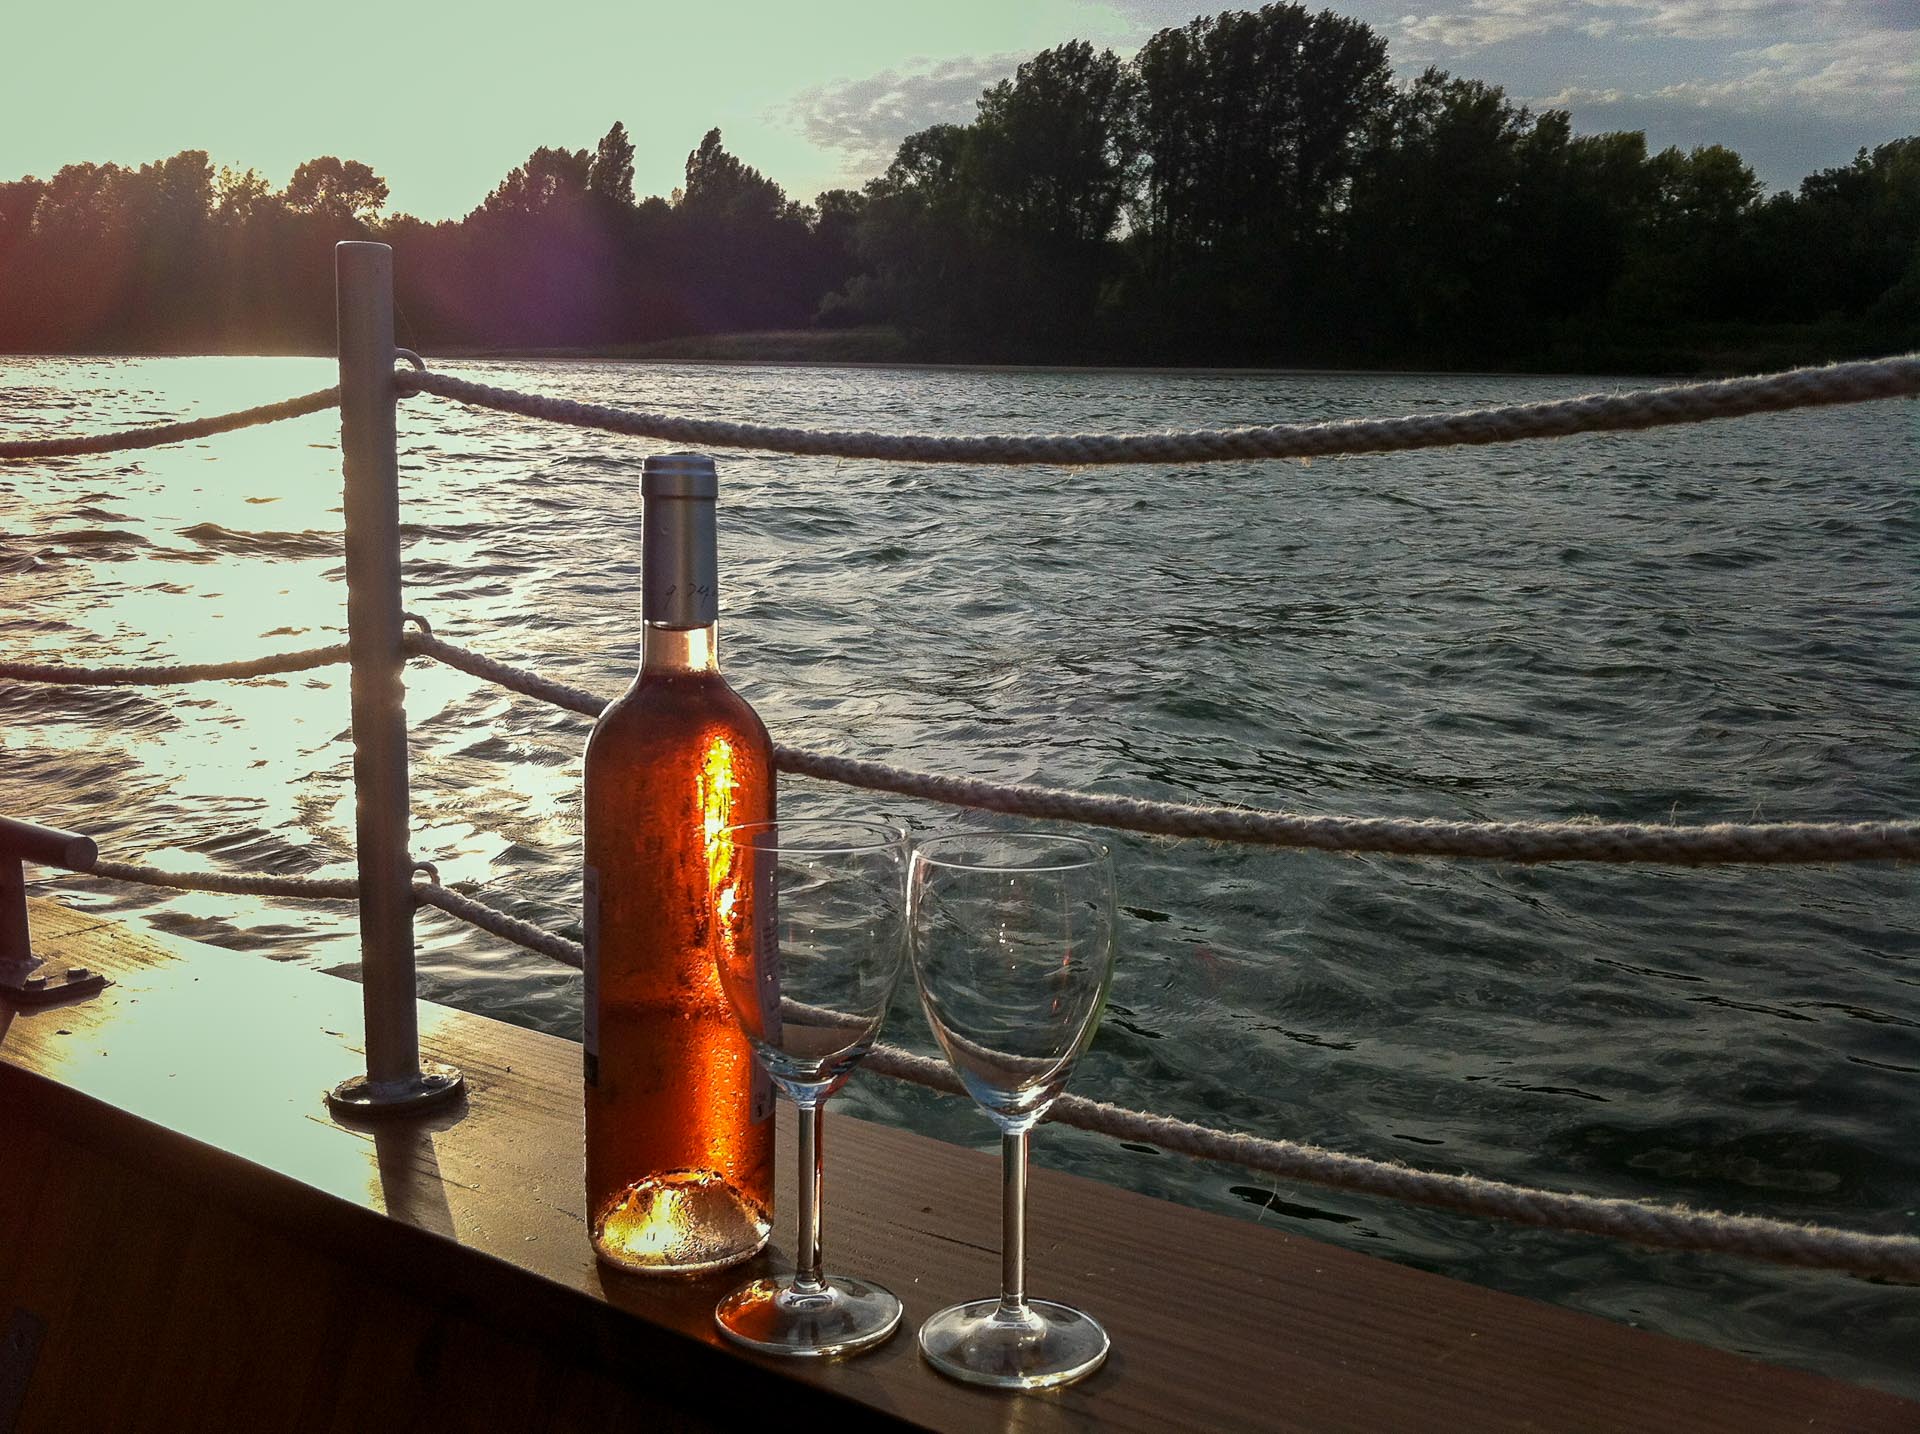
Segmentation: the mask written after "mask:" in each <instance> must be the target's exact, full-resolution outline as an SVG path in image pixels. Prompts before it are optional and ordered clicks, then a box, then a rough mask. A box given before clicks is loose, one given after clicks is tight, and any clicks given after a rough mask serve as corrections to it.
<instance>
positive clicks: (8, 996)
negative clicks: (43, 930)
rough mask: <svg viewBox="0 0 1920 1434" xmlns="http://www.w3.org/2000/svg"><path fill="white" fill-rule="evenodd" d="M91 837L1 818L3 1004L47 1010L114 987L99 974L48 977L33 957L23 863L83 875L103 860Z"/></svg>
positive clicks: (83, 971) (80, 971) (74, 970)
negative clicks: (28, 927)
mask: <svg viewBox="0 0 1920 1434" xmlns="http://www.w3.org/2000/svg"><path fill="white" fill-rule="evenodd" d="M99 854H100V853H99V851H98V850H97V849H96V848H95V847H94V844H93V838H92V837H84V836H81V835H80V834H79V833H78V832H67V831H61V830H60V829H59V828H58V827H43V826H38V825H36V824H35V823H33V822H23V821H16V820H14V819H13V818H12V817H0V1000H3V1001H8V1002H11V1003H12V1004H13V1005H16V1006H44V1005H48V1004H50V1003H52V1002H54V1001H64V1000H68V999H69V998H71V997H74V996H88V995H91V994H93V993H94V992H95V991H98V990H100V989H101V988H102V987H104V986H110V985H112V984H113V983H112V982H110V981H109V980H107V978H106V977H105V976H102V975H101V974H100V973H99V972H98V971H90V970H88V969H87V968H86V967H85V966H70V967H68V968H67V969H66V970H65V971H63V972H55V973H54V974H52V975H48V974H47V973H45V972H43V971H38V970H36V969H35V968H37V967H39V966H42V965H44V964H45V963H44V962H43V961H42V960H41V959H40V958H39V957H38V956H35V955H34V954H33V936H32V933H31V932H30V931H29V930H28V929H27V884H26V877H25V874H24V873H23V872H22V871H21V870H20V863H21V862H23V861H41V862H45V863H47V864H48V865H49V866H59V867H64V868H66V869H67V870H68V871H85V870H87V869H88V868H89V867H91V866H92V865H93V863H94V861H95V860H96V859H97V858H98V857H99Z"/></svg>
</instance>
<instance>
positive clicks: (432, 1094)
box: [327, 1061, 467, 1120]
mask: <svg viewBox="0 0 1920 1434" xmlns="http://www.w3.org/2000/svg"><path fill="white" fill-rule="evenodd" d="M466 1089H467V1078H466V1077H465V1076H463V1075H461V1074H460V1072H459V1071H457V1070H455V1069H454V1068H453V1067H452V1066H443V1065H441V1064H439V1063H438V1062H437V1061H422V1062H420V1074H419V1075H417V1076H415V1077H414V1078H413V1079H411V1080H397V1081H376V1080H373V1079H372V1078H370V1077H368V1076H363V1075H360V1076H354V1077H353V1078H352V1079H351V1080H343V1081H341V1082H340V1084H339V1085H337V1086H335V1087H334V1088H333V1089H332V1090H330V1091H328V1092H327V1107H328V1109H330V1110H332V1112H333V1113H334V1114H335V1115H348V1116H353V1117H354V1118H355V1119H358V1120H378V1119H380V1118H381V1117H383V1116H388V1115H412V1114H414V1113H416V1112H418V1111H422V1110H426V1109H428V1108H430V1107H432V1106H436V1105H444V1104H446V1103H447V1102H449V1101H452V1100H456V1099H458V1098H459V1097H460V1096H462V1095H464V1094H465V1093H466Z"/></svg>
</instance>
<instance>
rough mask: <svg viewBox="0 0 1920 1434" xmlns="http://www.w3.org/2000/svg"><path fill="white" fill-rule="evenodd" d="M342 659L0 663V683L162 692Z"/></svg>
mask: <svg viewBox="0 0 1920 1434" xmlns="http://www.w3.org/2000/svg"><path fill="white" fill-rule="evenodd" d="M346 660H347V645H346V643H344V642H336V643H333V644H332V645H330V646H327V647H308V648H302V649H301V650H299V651H297V652H276V653H273V654H270V655H269V656H266V657H251V658H246V659H244V660H242V661H239V662H174V663H151V664H148V665H146V666H140V667H85V666H81V665H78V664H74V663H45V662H0V680H8V681H13V682H46V683H51V684H53V685H56V686H63V687H164V686H168V685H170V684H172V683H175V682H216V681H220V682H239V681H243V680H245V679H246V678H249V677H273V676H278V675H280V674H282V673H287V672H305V671H307V670H309V669H310V668H315V667H330V666H332V665H333V664H335V663H339V662H345V661H346Z"/></svg>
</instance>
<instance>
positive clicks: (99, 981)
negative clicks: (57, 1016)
mask: <svg viewBox="0 0 1920 1434" xmlns="http://www.w3.org/2000/svg"><path fill="white" fill-rule="evenodd" d="M112 984H113V982H111V981H109V980H108V979H107V978H106V977H105V976H103V975H101V974H100V973H99V972H98V971H90V970H88V969H87V968H86V967H85V966H69V967H68V968H67V969H66V970H65V971H62V972H60V973H59V974H57V975H53V976H49V975H46V974H44V973H42V972H35V973H34V974H33V975H31V976H26V977H22V978H21V979H19V980H15V981H0V1000H5V1001H11V1002H12V1003H13V1004H14V1005H16V1006H50V1005H52V1004H53V1003H54V1002H55V1001H70V1000H73V999H74V998H75V997H77V996H91V995H92V994H93V993H94V992H95V991H101V990H105V989H106V988H107V987H108V986H111V985H112Z"/></svg>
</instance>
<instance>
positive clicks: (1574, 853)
mask: <svg viewBox="0 0 1920 1434" xmlns="http://www.w3.org/2000/svg"><path fill="white" fill-rule="evenodd" d="M407 616H408V620H409V621H411V622H412V623H414V624H415V625H416V628H417V630H416V631H412V632H408V633H407V634H406V635H405V637H404V638H403V645H404V646H405V648H406V650H407V652H408V653H410V654H412V655H414V656H419V657H428V658H432V659H434V660H435V661H438V662H442V663H445V664H446V665H447V666H450V667H453V668H455V669H457V670H458V671H461V672H465V673H467V674H468V675H469V676H473V677H478V678H480V679H482V680H483V681H487V682H492V683H495V684H497V685H499V686H501V687H504V688H507V689H508V690H509V691H513V692H518V693H521V694H522V695H524V696H528V697H533V698H536V699H538V700H540V701H542V702H547V703H550V704H552V705H554V706H556V707H561V708H564V709H565V710H567V711H569V712H574V713H577V714H579V715H581V716H583V717H595V716H598V715H599V713H600V712H601V710H602V709H603V708H604V707H605V706H606V704H607V699H606V698H604V697H599V696H596V695H595V694H593V693H591V692H587V691H584V690H583V689H581V688H578V687H570V686H568V685H567V684H565V683H562V682H555V681H553V680H551V679H550V678H546V677H542V676H541V675H540V674H539V673H537V672H529V671H527V670H526V669H524V668H519V667H514V666H512V665H510V664H508V663H504V662H500V661H498V660H497V659H495V658H491V657H488V656H486V655H485V654H484V653H480V652H476V651H474V650H473V649H472V648H469V647H462V646H460V645H459V644H457V643H452V642H448V641H446V640H445V639H443V638H440V637H436V636H435V635H434V633H433V630H432V628H431V627H430V626H429V625H428V624H427V622H426V621H425V619H423V618H420V617H418V616H416V615H415V614H412V613H409V614H408V615H407ZM346 657H347V649H346V647H345V645H344V644H341V645H336V646H332V647H317V648H308V649H306V650H304V651H300V652H290V653H281V654H278V655H275V656H270V657H265V658H257V659H253V660H250V661H246V662H234V663H202V664H195V665H174V666H152V667H97V668H96V667H83V666H77V665H61V666H49V665H44V664H33V663H0V679H4V678H12V679H15V680H22V681H35V682H47V683H55V684H69V685H82V686H99V685H106V684H116V685H119V684H151V685H159V684H165V683H174V682H197V681H202V680H206V679H210V678H214V677H228V678H244V677H257V676H262V675H266V674H269V673H277V672H293V671H300V670H303V669H305V668H310V667H320V666H324V665H326V664H328V663H337V662H344V661H345V660H346ZM774 764H775V766H776V767H778V768H779V769H780V770H781V771H783V772H788V773H791V774H793V775H795V776H803V777H813V778H817V779H819V780H822V781H830V782H839V783H841V784H843V785H846V786H853V787H860V788H864V789H866V790H869V791H881V792H891V793H893V794H895V795H897V796H904V797H914V798H918V799H920V800H923V801H932V802H941V803H944V804H946V805H948V806H958V807H969V808H972V809H975V810H978V811H990V812H998V813H1000V814H1002V815H1006V816H1023V817H1031V818H1034V819H1036V820H1040V821H1063V822H1080V823H1085V824H1087V825H1091V826H1104V827H1110V828H1113V829H1115V830H1120V831H1133V832H1140V833H1143V834H1146V835H1150V836H1169V837H1198V838H1201V839H1204V840H1208V841H1221V842H1237V843H1241V844H1244V845H1250V846H1269V847H1279V848H1285V849H1292V850H1303V851H1328V852H1347V853H1353V854H1361V853H1365V854H1370V855H1377V856H1431V857H1454V858H1462V859H1469V860H1484V861H1508V862H1521V863H1537V862H1551V861H1595V862H1608V863H1618V864H1625V863H1635V864H1656V865H1663V866H1707V865H1749V866H1759V865H1811V864H1816V863H1827V862H1854V861H1911V860H1914V859H1916V858H1920V822H1912V821H1905V822H1764V823H1749V824H1741V823H1733V822H1716V823H1712V824H1710V825H1704V826H1694V827H1682V826H1672V825H1662V824H1659V823H1643V822H1598V821H1562V822H1484V821H1482V822H1475V821H1453V820H1442V819H1439V818H1434V817H1353V816H1325V815H1313V814H1306V813H1298V812H1284V811H1263V810H1259V809H1253V808H1247V807H1238V806H1200V805H1197V804H1193V803H1187V802H1164V801H1154V800H1150V799H1148V798H1144V797H1124V796H1111V795H1107V794H1104V793H1090V792H1075V791H1068V790H1065V789H1062V788H1058V787H1044V786H1037V785H1033V784H1029V783H1017V782H990V781H986V780H983V779H980V778H973V777H953V776H946V775H942V774H940V773H937V772H922V771H915V770H913V769H911V768H906V767H895V766H890V765H889V764H887V763H885V762H874V761H868V760H866V759H863V758H857V757H836V756H832V755H830V754H828V753H824V752H816V751H811V750H809V749H807V748H804V747H793V746H789V745H787V744H785V743H776V744H775V746H774Z"/></svg>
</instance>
